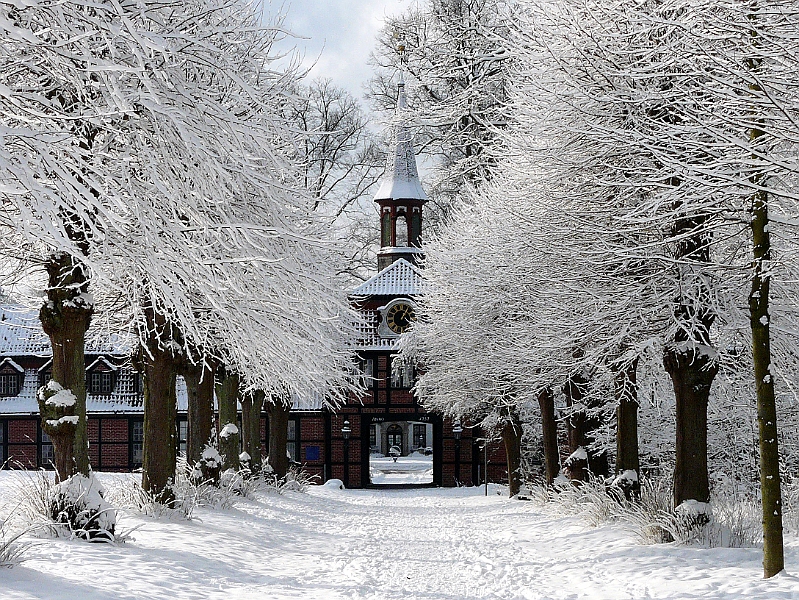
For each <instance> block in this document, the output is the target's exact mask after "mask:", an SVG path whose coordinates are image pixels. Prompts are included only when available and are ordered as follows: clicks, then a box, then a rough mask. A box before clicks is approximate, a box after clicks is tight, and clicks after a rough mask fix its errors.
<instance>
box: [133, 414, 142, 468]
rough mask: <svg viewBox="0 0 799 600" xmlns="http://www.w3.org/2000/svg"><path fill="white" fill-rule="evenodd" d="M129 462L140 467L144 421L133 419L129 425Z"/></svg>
mask: <svg viewBox="0 0 799 600" xmlns="http://www.w3.org/2000/svg"><path fill="white" fill-rule="evenodd" d="M130 441H131V457H130V458H131V462H132V463H133V466H134V467H140V466H141V464H142V462H143V461H144V421H133V423H131V426H130Z"/></svg>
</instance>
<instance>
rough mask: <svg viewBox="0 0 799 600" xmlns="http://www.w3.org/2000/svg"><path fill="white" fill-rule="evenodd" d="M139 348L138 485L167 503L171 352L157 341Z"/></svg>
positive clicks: (171, 450)
mask: <svg viewBox="0 0 799 600" xmlns="http://www.w3.org/2000/svg"><path fill="white" fill-rule="evenodd" d="M148 349H149V354H148V352H147V351H145V352H143V357H142V362H143V364H144V458H143V462H142V488H144V490H145V491H147V492H149V493H150V494H151V495H152V496H153V497H154V498H155V500H156V501H158V502H161V503H162V504H166V505H171V504H172V503H173V501H174V499H175V495H174V491H173V490H172V486H171V481H172V480H173V478H174V476H175V468H176V460H175V459H176V453H177V452H176V448H177V439H178V435H177V433H178V432H177V419H176V416H177V398H176V392H175V379H176V377H177V372H176V367H175V360H174V358H173V356H172V355H171V354H170V353H169V352H167V351H164V350H161V348H160V344H159V343H158V342H157V341H155V340H154V341H152V342H151V343H149V344H148Z"/></svg>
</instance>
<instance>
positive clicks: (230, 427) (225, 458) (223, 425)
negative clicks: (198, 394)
mask: <svg viewBox="0 0 799 600" xmlns="http://www.w3.org/2000/svg"><path fill="white" fill-rule="evenodd" d="M220 370H221V371H222V372H221V373H220V377H219V383H217V384H216V399H217V401H218V402H219V453H220V454H221V455H222V469H223V470H225V471H227V470H228V469H233V470H234V471H238V470H239V468H240V464H239V440H240V439H241V434H240V433H239V427H238V425H237V424H236V423H237V422H238V402H239V382H240V378H239V375H238V373H231V372H228V371H226V370H224V369H220Z"/></svg>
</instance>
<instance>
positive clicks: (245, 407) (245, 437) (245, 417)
mask: <svg viewBox="0 0 799 600" xmlns="http://www.w3.org/2000/svg"><path fill="white" fill-rule="evenodd" d="M239 402H240V403H241V447H242V450H243V452H246V453H247V456H250V435H251V431H250V430H251V427H252V426H251V424H250V421H252V394H251V393H249V392H248V393H246V394H241V397H240V398H239ZM250 458H251V457H250ZM246 466H247V468H249V467H250V460H249V459H247V465H246Z"/></svg>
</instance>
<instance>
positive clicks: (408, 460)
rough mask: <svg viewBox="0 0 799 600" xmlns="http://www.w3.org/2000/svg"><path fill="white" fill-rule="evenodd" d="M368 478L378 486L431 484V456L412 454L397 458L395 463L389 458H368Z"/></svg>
mask: <svg viewBox="0 0 799 600" xmlns="http://www.w3.org/2000/svg"><path fill="white" fill-rule="evenodd" d="M369 476H370V479H371V481H372V483H374V484H379V485H384V484H395V485H396V484H421V483H433V456H432V455H430V456H424V455H423V454H418V453H416V452H414V453H413V454H411V455H410V456H399V457H397V461H396V462H394V459H393V458H391V457H390V456H385V457H376V456H370V457H369Z"/></svg>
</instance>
